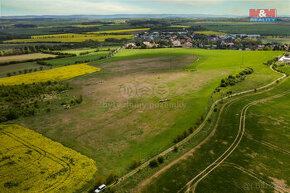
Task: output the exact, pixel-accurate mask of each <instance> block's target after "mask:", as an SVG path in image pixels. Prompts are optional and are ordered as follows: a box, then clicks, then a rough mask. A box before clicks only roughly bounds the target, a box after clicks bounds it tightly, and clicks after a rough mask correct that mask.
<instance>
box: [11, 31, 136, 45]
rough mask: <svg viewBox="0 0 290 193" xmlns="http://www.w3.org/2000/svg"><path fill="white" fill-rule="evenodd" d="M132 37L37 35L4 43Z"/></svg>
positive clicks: (125, 36)
mask: <svg viewBox="0 0 290 193" xmlns="http://www.w3.org/2000/svg"><path fill="white" fill-rule="evenodd" d="M132 37H133V35H100V34H73V33H68V34H53V35H39V36H31V38H30V39H14V40H7V41H5V42H6V43H19V42H84V41H87V40H94V41H99V42H103V41H105V40H106V39H108V38H115V39H123V38H126V39H132Z"/></svg>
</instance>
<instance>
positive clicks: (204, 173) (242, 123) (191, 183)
mask: <svg viewBox="0 0 290 193" xmlns="http://www.w3.org/2000/svg"><path fill="white" fill-rule="evenodd" d="M289 92H290V91H286V92H284V93H282V94H278V95H275V96H271V97H268V98H264V99H260V100H256V101H253V102H251V103H249V104H247V105H245V106H244V107H243V109H242V110H241V114H240V123H239V130H238V134H237V136H236V138H235V140H234V142H233V143H232V144H231V145H230V147H228V149H227V150H226V151H225V152H224V153H223V154H222V155H221V156H219V157H218V158H217V159H216V160H215V161H214V162H212V163H211V164H210V165H209V166H208V167H206V168H205V169H204V170H203V171H201V172H200V173H199V174H197V175H196V176H195V177H194V178H192V179H191V180H190V181H189V182H188V183H187V184H186V185H185V186H184V187H183V188H182V189H180V190H179V191H178V192H181V191H183V190H184V189H186V190H185V192H186V193H188V192H190V191H192V192H195V188H196V186H197V184H198V183H199V182H200V181H201V180H202V179H204V178H205V177H206V176H208V175H209V174H210V173H211V172H212V171H213V170H214V169H216V168H217V167H218V166H219V165H220V164H222V163H223V162H224V161H225V160H226V159H227V158H228V157H229V156H230V155H231V154H232V153H233V152H234V151H235V149H236V148H237V147H238V145H239V144H240V142H241V140H242V138H243V136H244V133H245V129H246V113H247V110H248V109H249V108H250V107H251V106H253V105H256V104H258V103H263V102H266V101H268V100H271V99H274V98H279V97H282V96H284V95H286V94H288V93H289ZM275 190H276V191H278V192H285V190H284V189H282V188H275Z"/></svg>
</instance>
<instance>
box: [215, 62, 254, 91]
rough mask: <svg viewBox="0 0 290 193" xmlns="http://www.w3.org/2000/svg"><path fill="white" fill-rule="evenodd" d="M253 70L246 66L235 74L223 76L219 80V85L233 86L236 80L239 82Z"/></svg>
mask: <svg viewBox="0 0 290 193" xmlns="http://www.w3.org/2000/svg"><path fill="white" fill-rule="evenodd" d="M253 72H254V69H253V68H250V67H248V68H246V69H245V70H243V71H241V72H240V73H239V74H237V75H235V76H234V75H229V76H228V77H227V78H223V79H222V80H221V84H220V87H227V86H233V85H235V84H236V83H238V82H241V81H243V80H245V76H246V75H250V74H252V73H253Z"/></svg>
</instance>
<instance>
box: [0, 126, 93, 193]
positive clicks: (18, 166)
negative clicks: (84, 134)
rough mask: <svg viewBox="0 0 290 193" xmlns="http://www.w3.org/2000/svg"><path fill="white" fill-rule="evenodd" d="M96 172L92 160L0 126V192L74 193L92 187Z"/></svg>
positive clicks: (38, 136)
mask: <svg viewBox="0 0 290 193" xmlns="http://www.w3.org/2000/svg"><path fill="white" fill-rule="evenodd" d="M96 171H97V168H96V165H95V162H94V161H93V160H92V159H89V158H88V157H86V156H84V155H81V154H80V153H78V152H76V151H74V150H72V149H70V148H67V147H64V146H63V145H61V144H60V143H57V142H54V141H52V140H50V139H48V138H46V137H44V136H42V135H41V134H38V133H36V132H34V131H32V130H30V129H27V128H24V127H22V126H19V125H0V187H1V188H0V192H7V193H8V192H11V193H12V192H53V193H62V192H65V193H72V192H77V190H80V189H81V190H86V189H88V188H89V187H90V188H91V185H92V180H93V179H94V177H95V174H96ZM90 182H91V183H90Z"/></svg>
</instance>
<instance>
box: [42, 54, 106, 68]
mask: <svg viewBox="0 0 290 193" xmlns="http://www.w3.org/2000/svg"><path fill="white" fill-rule="evenodd" d="M109 53H110V52H109V51H98V52H91V53H88V54H85V55H81V56H72V57H66V58H56V59H51V60H45V61H43V63H44V64H46V65H49V66H57V67H58V66H65V65H70V64H76V63H83V62H88V61H96V60H99V59H100V58H101V57H104V56H108V55H109Z"/></svg>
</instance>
